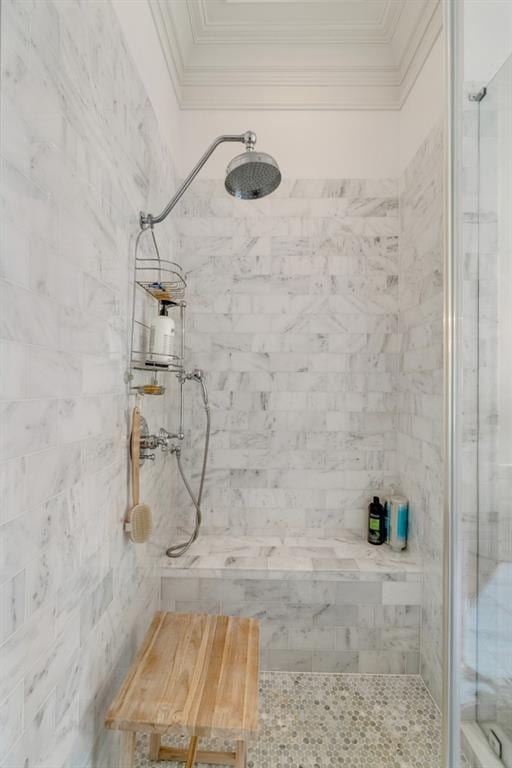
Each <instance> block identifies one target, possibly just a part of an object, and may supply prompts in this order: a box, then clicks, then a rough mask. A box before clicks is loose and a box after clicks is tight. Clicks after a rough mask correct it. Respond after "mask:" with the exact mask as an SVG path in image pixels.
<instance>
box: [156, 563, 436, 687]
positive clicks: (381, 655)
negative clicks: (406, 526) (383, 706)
mask: <svg viewBox="0 0 512 768" xmlns="http://www.w3.org/2000/svg"><path fill="white" fill-rule="evenodd" d="M367 576H368V578H371V576H370V574H367ZM373 576H374V579H375V580H374V581H371V580H365V581H359V580H358V578H357V576H355V574H353V573H352V574H346V575H345V577H343V576H342V577H340V578H338V579H337V580H334V579H329V580H321V579H311V578H306V579H304V578H302V579H297V578H293V577H292V578H289V579H287V578H280V579H268V578H260V579H246V578H226V577H222V578H200V577H192V578H180V577H178V578H177V577H172V576H170V577H167V578H166V577H164V578H163V579H162V608H163V609H164V610H171V611H180V612H184V611H185V612H186V611H208V612H214V613H223V614H227V615H228V616H253V617H256V618H258V619H260V621H261V664H262V667H263V669H268V670H280V671H297V672H369V673H379V674H385V673H409V674H417V673H418V671H419V650H420V618H421V610H420V603H421V583H420V581H405V580H399V581H397V580H394V579H393V580H387V579H385V580H382V578H379V576H378V574H373ZM416 576H417V575H416V574H415V575H414V577H416ZM400 578H401V579H405V574H401V576H400Z"/></svg>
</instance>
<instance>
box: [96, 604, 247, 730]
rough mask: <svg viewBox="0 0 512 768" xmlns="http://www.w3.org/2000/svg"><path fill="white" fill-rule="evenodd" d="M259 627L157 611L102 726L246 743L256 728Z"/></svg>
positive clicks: (234, 619)
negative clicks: (245, 739)
mask: <svg viewBox="0 0 512 768" xmlns="http://www.w3.org/2000/svg"><path fill="white" fill-rule="evenodd" d="M258 674H259V622H258V621H257V620H256V619H243V618H239V617H229V616H211V615H206V614H179V613H165V612H159V613H157V614H156V615H155V618H154V619H153V622H152V623H151V626H150V628H149V630H148V633H147V635H146V637H145V639H144V642H143V644H142V646H141V648H140V650H139V652H138V654H137V656H136V658H135V660H134V662H133V664H132V666H131V667H130V670H129V672H128V675H127V677H126V680H125V682H124V684H123V686H122V688H121V690H120V691H119V693H118V695H117V697H116V700H115V701H114V703H113V705H112V707H111V708H110V710H109V711H108V713H107V717H106V725H107V727H109V728H116V729H121V730H135V731H143V732H144V731H145V732H148V733H159V734H164V733H171V732H173V733H176V732H182V733H187V734H188V735H190V736H227V737H233V738H243V737H244V736H246V735H250V734H251V733H252V732H254V731H256V730H257V727H258Z"/></svg>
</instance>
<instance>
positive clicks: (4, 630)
mask: <svg viewBox="0 0 512 768" xmlns="http://www.w3.org/2000/svg"><path fill="white" fill-rule="evenodd" d="M0 535H1V534H0ZM24 620H25V571H20V572H19V573H17V574H16V576H14V577H13V578H12V579H9V581H7V582H5V584H3V585H2V586H1V587H0V643H3V641H4V640H6V639H7V638H8V637H9V635H11V634H12V633H13V632H15V631H16V630H17V629H18V627H20V626H21V625H22V624H23V621H24Z"/></svg>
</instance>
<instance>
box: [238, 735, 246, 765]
mask: <svg viewBox="0 0 512 768" xmlns="http://www.w3.org/2000/svg"><path fill="white" fill-rule="evenodd" d="M246 766H247V745H246V743H245V741H237V743H236V768H246Z"/></svg>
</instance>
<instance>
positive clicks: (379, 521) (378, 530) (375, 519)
mask: <svg viewBox="0 0 512 768" xmlns="http://www.w3.org/2000/svg"><path fill="white" fill-rule="evenodd" d="M368 541H369V543H370V544H384V542H385V541H386V511H385V509H384V507H383V506H382V504H381V503H380V501H379V497H378V496H374V497H373V501H372V502H371V504H369V506H368Z"/></svg>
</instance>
